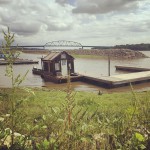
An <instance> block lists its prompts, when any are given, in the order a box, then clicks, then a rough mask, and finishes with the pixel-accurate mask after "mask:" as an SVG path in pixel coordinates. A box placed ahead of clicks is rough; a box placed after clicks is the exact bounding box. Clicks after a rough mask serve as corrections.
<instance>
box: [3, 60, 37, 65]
mask: <svg viewBox="0 0 150 150" xmlns="http://www.w3.org/2000/svg"><path fill="white" fill-rule="evenodd" d="M38 63H39V62H38V61H34V60H28V59H17V60H16V61H15V62H14V63H13V64H14V65H21V64H38ZM0 65H8V62H7V61H6V60H0Z"/></svg>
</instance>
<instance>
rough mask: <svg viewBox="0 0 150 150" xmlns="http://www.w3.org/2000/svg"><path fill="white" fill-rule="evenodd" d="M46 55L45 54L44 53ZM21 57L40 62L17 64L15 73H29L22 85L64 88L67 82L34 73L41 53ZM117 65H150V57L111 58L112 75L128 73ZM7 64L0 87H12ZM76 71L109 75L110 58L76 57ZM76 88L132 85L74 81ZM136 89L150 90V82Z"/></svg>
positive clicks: (0, 70)
mask: <svg viewBox="0 0 150 150" xmlns="http://www.w3.org/2000/svg"><path fill="white" fill-rule="evenodd" d="M143 53H144V54H146V55H147V56H150V52H149V51H145V52H143ZM43 56H44V55H43ZM20 57H21V58H24V59H32V60H38V61H39V64H33V65H15V66H14V72H15V74H16V75H17V74H22V75H23V74H25V73H26V71H29V72H28V75H27V77H26V80H25V81H24V82H23V83H22V84H21V85H22V86H29V87H48V88H50V89H64V88H65V86H66V84H54V83H52V82H44V81H43V80H42V78H41V77H40V76H38V75H33V74H32V68H33V67H34V66H36V67H37V68H41V63H40V57H42V55H41V54H21V56H20ZM116 65H131V66H139V67H140V66H141V67H150V58H142V59H135V60H116V59H111V71H110V73H111V75H114V74H120V73H127V72H122V71H116V70H115V66H116ZM5 69H6V66H0V87H10V85H11V81H10V79H9V78H8V77H6V76H5ZM75 71H76V72H77V73H80V74H85V75H90V76H94V77H101V76H107V75H108V60H107V59H98V58H97V59H91V58H76V59H75ZM72 86H73V88H74V90H77V91H96V92H97V91H99V90H101V91H103V92H118V91H129V90H130V87H129V86H126V87H121V88H114V89H104V88H102V87H98V86H94V85H90V84H86V83H82V82H74V83H72ZM134 89H136V90H147V89H149V90H150V82H149V83H143V84H138V85H134Z"/></svg>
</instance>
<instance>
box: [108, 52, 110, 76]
mask: <svg viewBox="0 0 150 150" xmlns="http://www.w3.org/2000/svg"><path fill="white" fill-rule="evenodd" d="M108 76H110V56H109V54H108Z"/></svg>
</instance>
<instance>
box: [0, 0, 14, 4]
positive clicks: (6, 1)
mask: <svg viewBox="0 0 150 150" xmlns="http://www.w3.org/2000/svg"><path fill="white" fill-rule="evenodd" d="M11 2H12V0H0V4H1V5H3V4H8V3H11Z"/></svg>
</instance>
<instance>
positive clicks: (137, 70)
mask: <svg viewBox="0 0 150 150" xmlns="http://www.w3.org/2000/svg"><path fill="white" fill-rule="evenodd" d="M115 67H116V70H123V71H130V72H141V71H150V68H143V67H134V66H115Z"/></svg>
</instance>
